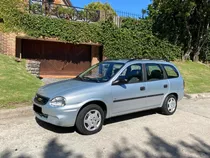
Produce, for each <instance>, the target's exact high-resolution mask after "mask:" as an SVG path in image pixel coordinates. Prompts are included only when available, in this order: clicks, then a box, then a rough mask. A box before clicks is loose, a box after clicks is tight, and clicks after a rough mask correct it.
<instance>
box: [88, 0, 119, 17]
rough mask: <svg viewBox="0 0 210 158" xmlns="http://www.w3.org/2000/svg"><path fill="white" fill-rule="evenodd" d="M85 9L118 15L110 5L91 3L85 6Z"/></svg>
mask: <svg viewBox="0 0 210 158" xmlns="http://www.w3.org/2000/svg"><path fill="white" fill-rule="evenodd" d="M85 9H90V10H100V11H105V12H106V14H112V15H116V12H115V11H114V9H113V8H112V7H111V5H110V4H109V3H101V2H91V3H89V4H88V5H86V6H85Z"/></svg>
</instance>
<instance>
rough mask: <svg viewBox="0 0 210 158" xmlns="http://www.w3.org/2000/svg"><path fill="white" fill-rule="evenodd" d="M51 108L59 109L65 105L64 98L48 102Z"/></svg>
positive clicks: (56, 98)
mask: <svg viewBox="0 0 210 158" xmlns="http://www.w3.org/2000/svg"><path fill="white" fill-rule="evenodd" d="M50 105H51V106H55V107H60V106H65V105H66V99H65V98H64V97H55V98H53V99H52V100H51V101H50Z"/></svg>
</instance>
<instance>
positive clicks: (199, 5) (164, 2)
mask: <svg viewBox="0 0 210 158" xmlns="http://www.w3.org/2000/svg"><path fill="white" fill-rule="evenodd" d="M148 10H149V17H151V18H152V19H153V21H154V25H153V31H154V32H155V33H156V34H157V35H158V36H159V37H161V38H166V39H168V40H169V41H170V42H172V43H173V44H178V45H181V46H182V48H183V51H184V54H183V58H184V59H189V58H190V59H191V60H193V61H197V60H198V57H199V55H200V52H201V50H202V48H203V47H205V46H207V44H206V43H207V41H208V30H209V23H210V0H182V1H180V0H173V1H171V0H153V3H152V4H151V5H149V7H148Z"/></svg>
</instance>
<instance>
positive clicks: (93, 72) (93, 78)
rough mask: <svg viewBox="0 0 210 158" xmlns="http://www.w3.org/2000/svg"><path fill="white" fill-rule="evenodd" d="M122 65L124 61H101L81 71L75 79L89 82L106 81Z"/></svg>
mask: <svg viewBox="0 0 210 158" xmlns="http://www.w3.org/2000/svg"><path fill="white" fill-rule="evenodd" d="M123 65H124V63H114V62H101V63H99V64H96V65H94V66H92V67H91V68H89V69H88V70H86V71H85V72H83V73H81V74H80V75H79V76H77V77H76V79H80V80H82V81H90V82H107V81H109V80H110V79H111V78H112V77H113V76H114V75H115V74H116V73H117V72H118V71H119V70H120V69H121V68H122V67H123Z"/></svg>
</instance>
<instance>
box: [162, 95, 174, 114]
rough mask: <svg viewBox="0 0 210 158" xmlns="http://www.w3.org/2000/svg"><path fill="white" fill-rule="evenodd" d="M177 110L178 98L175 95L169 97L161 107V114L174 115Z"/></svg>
mask: <svg viewBox="0 0 210 158" xmlns="http://www.w3.org/2000/svg"><path fill="white" fill-rule="evenodd" d="M176 108H177V97H176V96H175V95H173V94H170V95H168V96H167V97H166V98H165V100H164V102H163V105H162V107H161V112H162V113H163V114H165V115H173V114H174V113H175V111H176Z"/></svg>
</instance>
